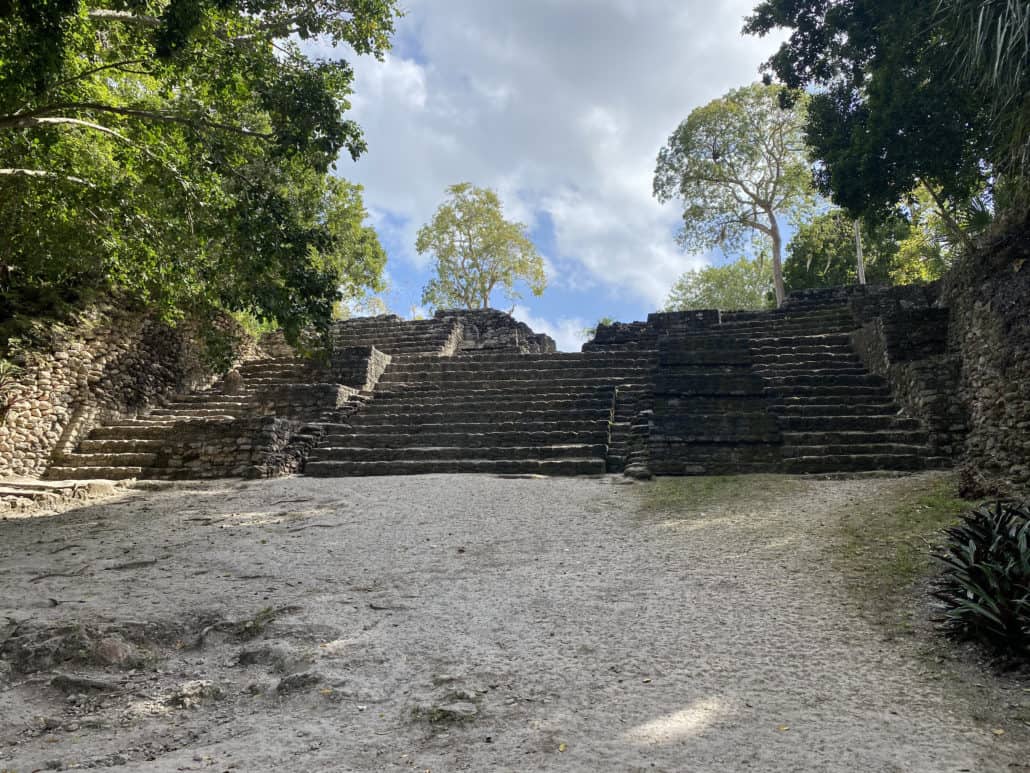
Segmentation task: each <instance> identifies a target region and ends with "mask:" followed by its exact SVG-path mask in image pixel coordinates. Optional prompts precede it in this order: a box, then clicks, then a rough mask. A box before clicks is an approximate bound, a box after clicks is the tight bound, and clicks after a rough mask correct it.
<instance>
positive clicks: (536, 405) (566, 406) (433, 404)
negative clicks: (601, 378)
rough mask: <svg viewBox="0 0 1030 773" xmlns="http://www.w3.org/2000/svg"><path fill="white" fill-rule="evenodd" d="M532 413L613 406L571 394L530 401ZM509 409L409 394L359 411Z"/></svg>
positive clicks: (490, 403) (608, 397)
mask: <svg viewBox="0 0 1030 773" xmlns="http://www.w3.org/2000/svg"><path fill="white" fill-rule="evenodd" d="M527 405H528V406H529V407H531V408H532V410H534V411H557V412H562V411H580V410H594V411H597V410H604V411H607V410H610V409H611V405H612V399H611V395H601V396H598V397H580V396H578V395H572V396H567V397H562V398H558V399H553V400H550V399H548V400H545V399H539V400H533V401H532V402H530V403H527ZM505 407H506V408H510V407H511V403H510V402H508V401H499V400H496V399H483V400H478V399H475V398H471V399H468V400H461V401H460V402H457V401H454V400H450V399H447V398H443V399H439V400H433V399H431V398H429V397H427V396H426V395H422V394H412V395H411V396H410V398H409V399H406V400H405V399H391V400H375V401H373V402H371V403H369V405H368V406H366V407H365V408H364V409H363V410H362V411H361V415H362V416H376V415H378V414H383V413H387V414H405V415H406V414H418V415H423V414H434V413H448V412H450V411H453V410H456V409H460V410H461V411H462V412H466V413H471V412H475V411H496V410H498V409H499V408H505Z"/></svg>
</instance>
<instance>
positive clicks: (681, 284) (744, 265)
mask: <svg viewBox="0 0 1030 773" xmlns="http://www.w3.org/2000/svg"><path fill="white" fill-rule="evenodd" d="M771 298H775V296H774V294H773V276H772V267H771V266H770V265H769V261H768V260H762V261H758V260H748V259H747V258H740V259H739V260H737V262H735V263H727V264H726V265H725V266H706V267H705V268H702V269H695V270H692V271H687V272H686V273H685V274H683V276H681V277H680V278H679V279H678V280H676V283H675V284H674V285H673V286H672V290H671V291H670V292H669V298H668V300H666V302H665V311H691V310H694V309H722V310H723V311H744V310H759V309H767V308H769V306H770V299H771Z"/></svg>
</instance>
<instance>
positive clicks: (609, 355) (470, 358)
mask: <svg viewBox="0 0 1030 773" xmlns="http://www.w3.org/2000/svg"><path fill="white" fill-rule="evenodd" d="M656 357H657V352H655V351H654V350H648V351H645V352H638V351H634V352H630V353H626V352H621V351H617V352H608V351H596V352H593V351H592V352H553V353H551V354H545V355H541V354H519V353H516V352H469V353H461V354H456V355H455V356H453V357H430V356H406V357H404V358H403V359H402V360H401V361H400V362H402V363H404V364H406V365H416V364H419V363H429V364H432V363H436V362H455V363H461V362H511V363H526V362H529V363H531V362H549V363H551V362H553V363H568V362H590V363H594V362H631V363H637V362H641V361H643V362H641V364H645V363H647V362H648V361H650V362H653V361H654V359H655V358H656Z"/></svg>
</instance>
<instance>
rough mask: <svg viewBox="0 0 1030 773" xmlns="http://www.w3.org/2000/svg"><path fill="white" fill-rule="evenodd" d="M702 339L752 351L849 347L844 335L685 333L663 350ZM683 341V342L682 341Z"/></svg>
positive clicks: (670, 340) (673, 339)
mask: <svg viewBox="0 0 1030 773" xmlns="http://www.w3.org/2000/svg"><path fill="white" fill-rule="evenodd" d="M702 338H711V339H712V340H713V341H732V340H737V341H745V342H747V345H748V347H749V348H750V349H751V350H752V351H754V350H756V349H763V348H769V347H776V348H785V347H791V348H795V349H797V348H801V347H814V346H828V347H836V346H847V347H850V346H851V338H850V337H849V336H848V335H846V334H844V333H812V334H808V335H806V334H793V335H782V336H781V335H768V336H752V335H748V334H732V333H729V332H719V331H717V330H715V331H711V332H710V331H701V332H697V333H687V334H685V335H683V336H674V337H670V338H669V339H668V341H667V343H666V344H665V345H664V346H663V348H671V347H674V346H675V345H676V344H677V343H680V342H682V345H684V346H688V345H689V344H690V342H691V340H697V339H702ZM684 339H685V340H684Z"/></svg>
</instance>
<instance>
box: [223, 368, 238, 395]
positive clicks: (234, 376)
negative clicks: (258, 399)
mask: <svg viewBox="0 0 1030 773" xmlns="http://www.w3.org/2000/svg"><path fill="white" fill-rule="evenodd" d="M242 392H243V376H241V375H240V372H239V371H238V370H236V369H235V368H233V369H232V370H230V371H229V372H228V373H226V374H225V378H224V379H222V394H225V395H238V394H241V393H242Z"/></svg>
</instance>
